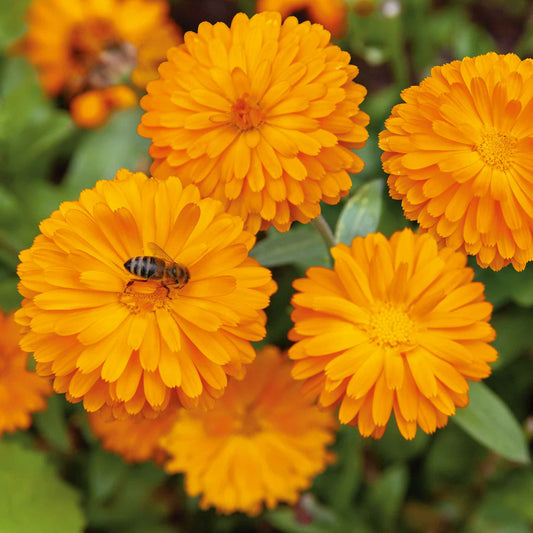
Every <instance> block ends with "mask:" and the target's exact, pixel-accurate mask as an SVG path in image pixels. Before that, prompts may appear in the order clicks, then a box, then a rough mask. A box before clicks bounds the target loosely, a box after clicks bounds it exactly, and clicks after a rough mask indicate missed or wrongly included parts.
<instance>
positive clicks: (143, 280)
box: [124, 279, 150, 292]
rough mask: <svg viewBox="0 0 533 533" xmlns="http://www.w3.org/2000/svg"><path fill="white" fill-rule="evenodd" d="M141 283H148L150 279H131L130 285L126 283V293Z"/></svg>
mask: <svg viewBox="0 0 533 533" xmlns="http://www.w3.org/2000/svg"><path fill="white" fill-rule="evenodd" d="M136 281H140V282H141V283H146V282H147V281H150V280H149V279H130V280H129V281H128V283H126V287H124V292H128V289H129V288H130V287H131V286H132V285H133V284H134V283H135V282H136Z"/></svg>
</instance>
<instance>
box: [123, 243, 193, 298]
mask: <svg viewBox="0 0 533 533" xmlns="http://www.w3.org/2000/svg"><path fill="white" fill-rule="evenodd" d="M148 247H149V248H150V250H151V252H152V253H153V254H154V255H153V256H150V255H139V256H137V257H132V258H130V259H128V260H127V261H126V262H125V263H124V268H125V269H126V270H127V271H128V272H130V273H131V274H134V275H135V276H139V277H140V278H142V279H131V280H130V281H128V284H127V285H126V288H128V287H129V286H130V285H131V284H132V283H134V282H136V281H139V282H146V281H150V280H157V281H161V285H163V287H165V289H166V290H167V294H168V293H169V292H170V289H169V286H175V287H176V288H178V289H181V288H182V287H184V286H185V285H186V284H187V282H188V281H189V278H190V274H189V269H188V268H187V267H186V266H185V265H182V264H181V263H176V261H174V259H172V257H170V256H169V255H168V254H167V253H166V252H165V251H164V250H162V249H161V248H160V247H159V246H158V245H157V244H155V243H154V242H149V243H148Z"/></svg>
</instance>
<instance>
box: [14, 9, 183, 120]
mask: <svg viewBox="0 0 533 533" xmlns="http://www.w3.org/2000/svg"><path fill="white" fill-rule="evenodd" d="M26 18H27V22H28V33H27V35H26V37H25V40H24V50H25V54H26V56H27V58H28V60H29V61H30V62H31V63H33V64H34V65H35V67H36V68H37V70H38V73H39V77H40V80H41V83H42V85H43V88H44V90H45V91H46V92H47V93H48V94H50V95H51V96H59V95H61V96H62V97H63V98H65V99H66V101H67V102H71V101H73V100H74V101H76V104H75V105H74V101H73V102H72V103H73V105H74V107H73V109H72V117H73V119H74V120H75V121H76V122H78V124H79V125H80V126H83V127H94V126H97V125H99V124H101V123H102V122H103V121H105V120H106V119H107V117H108V116H109V114H110V113H111V111H113V110H114V109H120V108H122V107H124V106H125V103H126V102H128V103H129V105H134V104H135V103H136V102H137V101H138V95H137V91H136V90H135V89H134V88H133V87H127V89H128V91H129V96H128V97H125V96H124V95H123V94H121V95H120V96H121V98H117V95H116V94H115V93H112V94H111V93H109V91H106V89H107V88H111V87H113V86H115V85H121V84H124V83H126V82H128V81H130V82H131V83H132V84H133V86H135V87H137V88H138V89H140V90H144V88H145V87H146V84H147V83H148V82H149V81H150V80H152V79H155V78H156V77H157V67H158V65H159V63H160V62H161V61H163V60H164V59H165V52H166V51H167V49H168V48H170V47H172V46H174V45H176V44H179V43H180V42H182V37H181V32H180V30H179V28H178V27H177V26H176V25H175V24H174V23H173V22H172V21H171V20H170V19H169V17H168V3H167V2H166V1H165V0H149V1H147V0H103V1H99V2H88V1H85V0H33V2H32V3H31V4H30V6H29V9H28V13H27V17H26ZM87 91H91V94H92V96H91V98H81V99H79V95H83V94H84V93H86V92H87ZM76 97H78V99H77V98H76ZM98 98H99V99H100V100H101V102H100V103H98V102H96V101H95V100H96V99H98ZM113 104H116V105H114V106H113ZM96 110H98V113H96V112H95V111H96ZM104 111H105V114H104ZM97 117H98V118H100V122H98V121H97V120H96V118H97Z"/></svg>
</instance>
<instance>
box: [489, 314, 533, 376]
mask: <svg viewBox="0 0 533 533" xmlns="http://www.w3.org/2000/svg"><path fill="white" fill-rule="evenodd" d="M491 325H492V327H493V328H494V329H495V330H496V332H497V336H496V339H495V340H494V342H493V344H494V347H495V348H496V349H497V350H498V359H497V360H496V361H494V363H492V364H491V366H492V369H493V370H494V371H497V370H499V369H500V368H503V367H504V366H506V365H508V364H509V363H511V362H513V361H514V360H515V359H517V358H518V357H519V356H520V355H522V354H523V353H524V352H525V351H526V350H527V349H528V348H530V347H531V336H530V334H531V331H533V310H531V309H516V308H511V309H509V308H505V310H502V311H501V312H497V313H495V314H494V316H493V318H492V320H491Z"/></svg>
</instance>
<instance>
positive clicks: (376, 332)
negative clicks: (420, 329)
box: [368, 303, 415, 348]
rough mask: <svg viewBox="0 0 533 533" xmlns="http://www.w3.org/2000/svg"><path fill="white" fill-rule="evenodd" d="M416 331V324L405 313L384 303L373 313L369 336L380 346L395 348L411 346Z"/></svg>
mask: <svg viewBox="0 0 533 533" xmlns="http://www.w3.org/2000/svg"><path fill="white" fill-rule="evenodd" d="M414 329H415V325H414V322H413V321H412V320H411V318H410V317H409V315H408V314H407V313H406V312H405V311H402V310H401V309H398V308H396V307H394V306H393V305H391V304H390V303H384V304H381V305H380V306H379V307H378V308H377V310H376V311H375V312H374V313H373V315H372V317H371V319H370V324H369V327H368V335H369V337H370V339H371V340H372V341H373V342H374V343H376V344H378V345H379V346H384V347H390V348H395V347H397V346H398V345H401V344H410V343H411V336H412V334H413V332H414Z"/></svg>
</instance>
